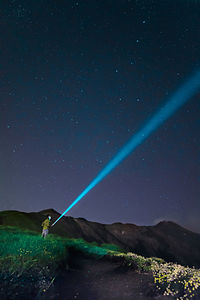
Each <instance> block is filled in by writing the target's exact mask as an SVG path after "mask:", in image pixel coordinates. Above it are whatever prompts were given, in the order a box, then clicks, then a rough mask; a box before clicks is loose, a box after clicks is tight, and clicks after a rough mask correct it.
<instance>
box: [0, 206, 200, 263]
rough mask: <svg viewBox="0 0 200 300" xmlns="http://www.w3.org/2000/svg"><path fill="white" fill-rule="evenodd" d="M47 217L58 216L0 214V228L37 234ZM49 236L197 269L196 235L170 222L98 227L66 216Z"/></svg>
mask: <svg viewBox="0 0 200 300" xmlns="http://www.w3.org/2000/svg"><path fill="white" fill-rule="evenodd" d="M47 215H51V216H52V221H53V222H54V221H55V220H56V219H57V218H58V217H59V216H60V214H59V213H58V212H57V211H55V210H54V209H47V210H42V211H40V212H31V213H25V212H19V211H2V212H0V225H11V226H18V227H20V228H23V229H24V228H25V229H30V230H34V231H37V232H40V231H41V223H42V221H43V220H44V219H45V218H46V216H47ZM50 233H52V234H57V235H60V236H62V237H69V238H82V239H84V240H86V241H88V242H93V241H95V242H97V243H98V244H102V243H108V244H115V245H117V246H119V247H120V248H122V249H124V250H126V251H131V252H134V253H136V254H139V255H142V256H145V257H159V258H163V259H164V260H165V261H167V262H175V263H178V264H181V265H183V266H189V267H193V266H195V267H196V268H200V255H199V253H200V234H198V233H194V232H192V231H190V230H188V229H186V228H183V227H181V226H179V225H178V224H176V223H174V222H171V221H162V222H160V223H158V224H157V225H154V226H137V225H135V224H122V223H113V224H101V223H97V222H90V221H87V220H86V219H83V218H72V217H68V216H67V217H63V218H61V219H60V220H59V222H58V223H56V224H55V226H53V227H51V229H50Z"/></svg>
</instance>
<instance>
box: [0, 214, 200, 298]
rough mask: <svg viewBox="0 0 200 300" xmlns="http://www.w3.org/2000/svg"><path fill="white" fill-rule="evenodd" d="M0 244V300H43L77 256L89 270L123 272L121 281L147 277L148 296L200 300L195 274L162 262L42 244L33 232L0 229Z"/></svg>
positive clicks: (80, 243)
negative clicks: (99, 266) (110, 267)
mask: <svg viewBox="0 0 200 300" xmlns="http://www.w3.org/2000/svg"><path fill="white" fill-rule="evenodd" d="M13 216H14V212H13ZM22 218H23V224H25V222H29V221H28V220H27V219H26V218H25V217H24V216H23V215H22ZM13 219H14V217H13ZM14 220H15V219H14ZM13 222H14V221H13ZM15 225H16V224H15ZM33 229H34V228H33ZM0 245H1V247H0V299H1V300H4V299H20V300H23V299H46V298H45V295H47V294H48V297H49V293H51V289H52V287H53V285H54V282H55V281H56V278H57V277H58V276H59V274H60V272H65V273H67V272H70V269H71V268H73V263H72V262H74V261H75V263H77V261H78V257H88V258H90V259H91V261H92V264H93V265H95V263H97V262H100V263H101V261H104V264H107V263H112V264H115V263H117V264H118V265H120V267H123V270H124V271H123V272H125V273H124V276H126V271H127V270H129V269H132V270H134V272H135V273H136V274H137V276H140V275H139V274H142V273H145V274H148V276H149V277H152V281H153V282H154V287H153V291H154V294H160V295H171V296H172V297H173V298H174V299H180V300H181V299H189V298H190V299H191V297H193V298H194V297H195V294H198V296H196V297H200V291H199V289H200V270H199V269H195V268H188V267H183V266H181V265H178V264H173V263H166V262H165V261H164V260H163V259H159V258H145V257H142V256H139V255H137V254H135V253H132V252H125V251H124V250H122V249H120V248H119V247H117V246H115V245H109V244H101V245H98V244H97V243H95V242H93V243H88V242H86V241H84V240H82V239H72V238H63V237H59V236H57V235H53V234H49V235H48V236H47V238H46V239H43V238H42V237H41V234H40V233H37V232H36V231H31V230H24V229H22V228H21V229H20V228H18V227H15V226H5V225H0ZM66 284H67V282H66ZM119 297H120V296H119ZM163 297H164V296H163ZM166 297H167V296H166ZM53 299H59V298H53ZM67 299H69V298H67ZM80 299H81V298H80ZM105 299H106V298H105ZM119 299H120V298H119ZM143 299H148V298H143ZM160 299H161V298H160ZM194 299H195V298H194ZM196 299H199V298H196Z"/></svg>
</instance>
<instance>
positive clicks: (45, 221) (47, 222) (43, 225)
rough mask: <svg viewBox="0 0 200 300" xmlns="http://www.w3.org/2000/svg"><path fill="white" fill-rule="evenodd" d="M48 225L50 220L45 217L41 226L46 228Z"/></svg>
mask: <svg viewBox="0 0 200 300" xmlns="http://www.w3.org/2000/svg"><path fill="white" fill-rule="evenodd" d="M49 225H50V221H49V219H46V220H44V221H43V222H42V227H43V229H48V228H49Z"/></svg>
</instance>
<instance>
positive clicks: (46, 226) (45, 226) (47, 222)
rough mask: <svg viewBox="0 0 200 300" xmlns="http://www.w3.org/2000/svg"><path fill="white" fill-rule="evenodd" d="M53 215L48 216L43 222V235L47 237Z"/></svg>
mask: <svg viewBox="0 0 200 300" xmlns="http://www.w3.org/2000/svg"><path fill="white" fill-rule="evenodd" d="M50 221H51V216H48V217H47V218H46V219H45V220H44V221H43V222H42V237H43V238H45V237H46V236H47V234H48V232H49V226H50Z"/></svg>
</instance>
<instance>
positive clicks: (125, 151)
mask: <svg viewBox="0 0 200 300" xmlns="http://www.w3.org/2000/svg"><path fill="white" fill-rule="evenodd" d="M199 88H200V71H198V72H196V73H195V74H194V75H193V76H192V77H190V78H189V79H188V80H187V81H186V82H185V83H184V84H183V85H182V86H181V87H180V88H179V89H178V90H177V91H176V92H175V93H174V94H173V95H172V96H171V97H169V100H168V101H167V102H166V104H165V105H164V106H163V107H161V108H160V109H159V110H158V111H157V112H156V113H155V114H154V115H153V117H152V118H151V119H150V120H149V121H148V122H147V123H146V124H145V125H144V126H143V127H142V128H141V129H140V130H139V131H138V132H137V133H136V134H135V135H133V136H132V138H131V139H130V140H129V141H128V143H127V144H126V145H125V146H123V147H122V148H121V149H120V150H119V152H118V153H117V154H116V155H115V156H114V157H113V158H112V159H111V160H110V161H109V162H108V164H107V165H106V166H105V167H104V168H103V169H102V170H101V171H100V173H99V174H98V175H97V176H96V178H94V180H93V181H92V182H91V183H90V184H89V185H88V186H87V187H86V188H85V189H84V190H83V192H82V193H81V194H80V195H79V196H78V197H77V198H76V199H75V200H74V202H72V204H71V205H70V206H69V207H68V208H67V209H66V210H65V211H64V212H63V213H62V215H60V217H59V218H58V219H57V220H56V221H55V222H54V223H53V224H52V226H53V225H55V223H56V222H58V221H59V220H60V219H61V218H62V217H63V216H64V215H65V214H66V213H67V212H68V211H69V210H70V209H71V208H72V207H73V206H74V205H75V204H77V203H78V202H79V201H80V200H81V199H82V198H83V197H84V196H85V195H86V194H87V193H88V192H89V191H90V190H91V189H93V188H94V187H95V186H96V185H97V184H98V183H99V182H100V181H101V180H102V179H103V178H105V177H106V176H107V175H108V174H109V173H110V172H111V171H112V170H113V169H114V168H115V167H116V166H117V165H119V164H120V163H121V162H122V161H123V160H124V159H125V158H126V157H127V156H128V155H129V154H130V153H131V152H132V151H133V150H135V148H136V147H137V146H138V145H140V144H141V143H142V142H143V141H144V140H145V139H146V138H148V137H149V135H150V134H151V133H152V132H154V131H155V130H156V129H157V128H158V127H159V126H160V125H161V124H162V123H163V122H164V121H166V120H167V119H168V118H169V117H170V116H171V115H173V114H174V113H175V112H176V110H178V109H179V108H180V107H181V106H182V105H184V104H185V103H186V102H187V101H188V100H189V99H190V98H191V97H192V96H194V95H195V94H196V93H197V92H198V89H199Z"/></svg>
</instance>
